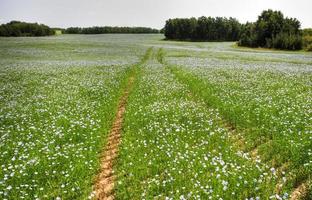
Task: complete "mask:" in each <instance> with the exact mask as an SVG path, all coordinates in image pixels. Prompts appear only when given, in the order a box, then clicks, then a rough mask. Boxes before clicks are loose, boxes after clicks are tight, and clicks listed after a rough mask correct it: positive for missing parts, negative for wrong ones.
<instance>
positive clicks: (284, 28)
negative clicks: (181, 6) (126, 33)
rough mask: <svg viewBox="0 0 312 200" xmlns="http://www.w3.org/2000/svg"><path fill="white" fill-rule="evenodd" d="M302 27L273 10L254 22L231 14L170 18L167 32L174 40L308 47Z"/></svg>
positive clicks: (166, 27)
mask: <svg viewBox="0 0 312 200" xmlns="http://www.w3.org/2000/svg"><path fill="white" fill-rule="evenodd" d="M300 26H301V24H300V22H299V21H298V20H297V19H295V18H288V17H284V15H283V14H282V12H280V11H273V10H270V9H269V10H265V11H263V12H262V13H261V15H260V16H258V20H257V21H256V22H254V23H250V22H247V23H246V24H241V23H239V22H238V20H237V19H235V18H231V17H230V18H224V17H216V18H213V17H204V16H203V17H199V18H197V19H196V18H175V19H169V20H167V21H166V24H165V27H164V30H163V31H164V34H165V37H166V39H170V40H192V41H238V45H239V46H247V47H266V48H276V49H288V50H298V49H302V47H304V46H305V40H303V37H302V30H300ZM306 38H308V37H306ZM309 39H310V38H309Z"/></svg>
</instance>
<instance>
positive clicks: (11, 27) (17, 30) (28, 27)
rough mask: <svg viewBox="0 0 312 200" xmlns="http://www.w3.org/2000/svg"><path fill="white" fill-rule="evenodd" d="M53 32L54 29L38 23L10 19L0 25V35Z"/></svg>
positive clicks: (38, 34)
mask: <svg viewBox="0 0 312 200" xmlns="http://www.w3.org/2000/svg"><path fill="white" fill-rule="evenodd" d="M54 34H55V31H54V30H53V29H52V28H50V27H48V26H46V25H44V24H38V23H26V22H20V21H11V22H9V23H7V24H2V25H0V36H4V37H10V36H11V37H20V36H47V35H54Z"/></svg>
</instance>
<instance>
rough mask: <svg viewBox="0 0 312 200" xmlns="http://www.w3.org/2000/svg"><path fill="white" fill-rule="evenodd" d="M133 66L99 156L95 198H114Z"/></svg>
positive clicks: (146, 56) (132, 80) (143, 61)
mask: <svg viewBox="0 0 312 200" xmlns="http://www.w3.org/2000/svg"><path fill="white" fill-rule="evenodd" d="M151 52H152V48H149V49H148V50H147V51H146V53H145V55H144V56H143V58H142V60H141V61H140V62H139V63H138V64H137V66H140V65H143V64H144V63H145V62H146V61H147V60H148V59H149V58H150V55H151ZM133 68H134V69H133V70H132V72H130V77H129V79H128V82H127V85H126V87H125V89H124V92H123V94H122V96H121V98H120V99H119V103H118V110H117V113H116V116H115V120H114V122H113V125H112V128H111V130H110V133H109V135H108V139H107V143H106V146H105V148H104V149H103V152H102V154H101V157H100V163H101V166H100V172H99V174H98V175H97V177H96V181H95V184H94V190H93V191H94V199H97V200H113V199H114V198H115V195H114V185H115V181H116V176H115V175H114V163H115V161H116V159H117V156H118V147H119V145H120V142H121V132H122V123H123V120H124V114H125V111H126V106H127V100H128V97H129V94H130V92H131V89H132V87H133V84H134V81H135V76H136V72H135V70H136V69H135V68H136V67H135V66H133Z"/></svg>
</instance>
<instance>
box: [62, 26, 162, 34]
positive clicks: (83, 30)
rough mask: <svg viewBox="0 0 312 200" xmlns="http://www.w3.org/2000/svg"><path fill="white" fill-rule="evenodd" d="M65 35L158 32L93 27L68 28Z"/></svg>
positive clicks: (128, 28)
mask: <svg viewBox="0 0 312 200" xmlns="http://www.w3.org/2000/svg"><path fill="white" fill-rule="evenodd" d="M64 33H67V34H105V33H135V34H138V33H159V30H157V29H153V28H147V27H117V26H114V27H112V26H102V27H100V26H94V27H88V28H79V27H70V28H67V29H65V30H64Z"/></svg>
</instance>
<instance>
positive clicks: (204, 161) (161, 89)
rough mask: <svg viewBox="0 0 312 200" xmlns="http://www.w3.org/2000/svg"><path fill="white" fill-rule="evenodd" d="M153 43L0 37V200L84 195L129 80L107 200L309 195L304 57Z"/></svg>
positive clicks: (155, 38)
mask: <svg viewBox="0 0 312 200" xmlns="http://www.w3.org/2000/svg"><path fill="white" fill-rule="evenodd" d="M161 39H162V37H161V36H160V35H144V34H143V35H131V34H130V35H118V34H117V35H109V34H108V35H59V36H52V37H40V38H0V46H1V50H0V99H1V101H0V138H1V140H0V163H1V168H0V198H1V199H17V198H18V199H36V198H39V199H56V198H61V199H87V198H89V197H90V194H92V185H93V183H94V177H95V176H96V175H97V173H98V171H99V157H98V156H99V154H100V151H101V150H102V148H103V146H104V145H105V143H106V136H107V133H108V132H109V130H110V128H111V125H112V120H113V118H114V116H115V112H116V109H117V103H118V99H119V98H120V95H121V93H122V91H123V89H124V87H125V84H126V82H127V80H128V78H129V77H130V76H132V75H133V74H135V77H136V81H135V84H134V87H133V90H132V92H131V94H130V96H129V100H128V104H127V108H126V115H125V121H124V125H123V133H122V143H121V146H120V150H119V157H118V160H117V162H116V164H115V166H114V168H115V172H116V175H117V184H116V188H115V193H116V198H117V199H257V198H260V199H269V198H272V199H274V198H275V199H281V198H282V199H288V198H289V196H290V194H291V192H292V191H293V190H294V189H295V188H296V187H297V186H298V185H300V184H301V183H305V184H307V188H308V191H307V192H306V193H307V194H306V198H309V197H310V196H311V187H312V186H311V174H312V160H311V157H312V149H311V147H312V143H311V141H312V138H311V133H312V126H311V124H312V121H311V119H312V112H311V111H312V107H311V105H312V99H311V96H312V90H311V88H312V87H311V84H312V75H311V70H312V65H311V63H312V56H311V55H312V54H311V53H303V52H296V53H291V52H275V51H270V52H268V51H262V50H257V51H256V52H254V50H249V49H248V50H247V49H246V50H245V49H244V51H241V50H238V49H237V48H233V43H229V42H225V43H218V42H213V43H209V42H201V43H199V42H175V41H163V40H161Z"/></svg>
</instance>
